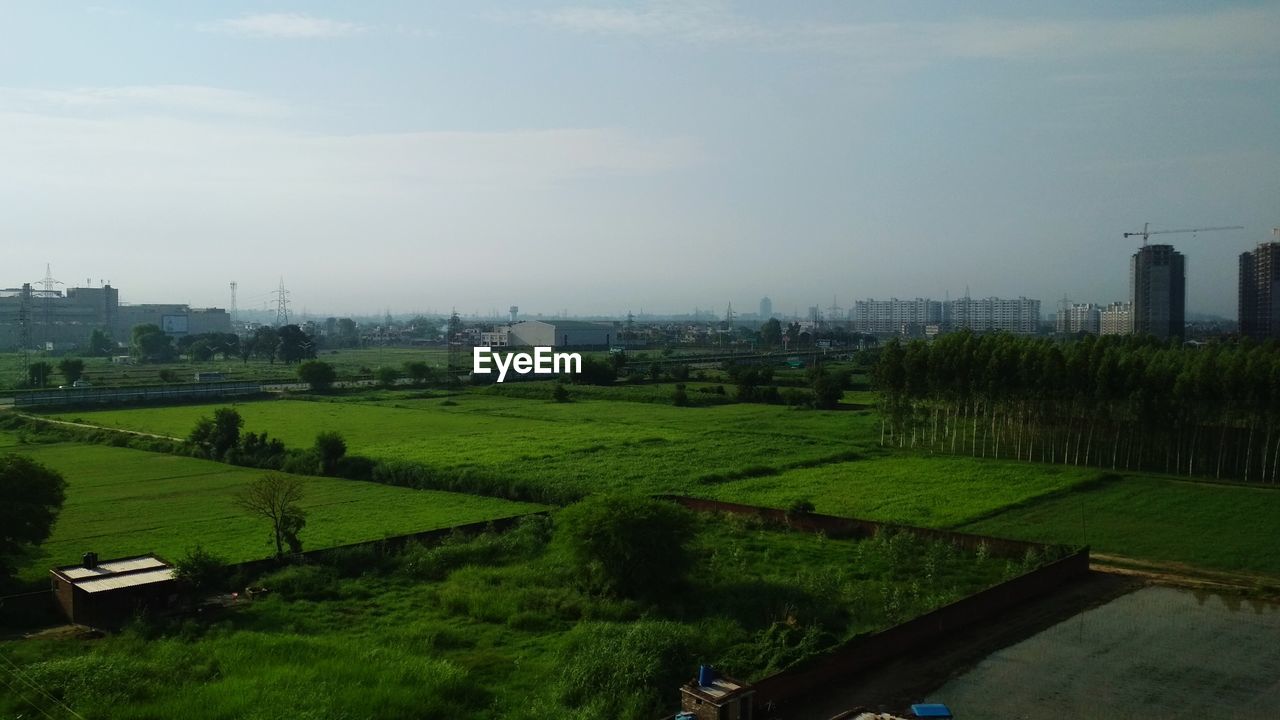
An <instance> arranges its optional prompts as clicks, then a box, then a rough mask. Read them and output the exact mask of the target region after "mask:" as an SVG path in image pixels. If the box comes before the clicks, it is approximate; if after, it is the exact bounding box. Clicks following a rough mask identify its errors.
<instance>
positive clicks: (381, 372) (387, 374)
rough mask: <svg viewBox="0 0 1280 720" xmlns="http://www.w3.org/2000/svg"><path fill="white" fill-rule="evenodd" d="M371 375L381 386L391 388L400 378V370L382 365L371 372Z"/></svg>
mask: <svg viewBox="0 0 1280 720" xmlns="http://www.w3.org/2000/svg"><path fill="white" fill-rule="evenodd" d="M373 377H374V378H375V379H376V380H377V381H378V384H379V385H381V386H382V387H384V388H391V387H395V385H396V381H397V380H399V379H400V371H399V370H397V369H395V368H393V367H387V366H383V367H380V368H378V369H377V370H375V371H374V372H373Z"/></svg>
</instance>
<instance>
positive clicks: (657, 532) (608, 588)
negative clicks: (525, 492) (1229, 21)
mask: <svg viewBox="0 0 1280 720" xmlns="http://www.w3.org/2000/svg"><path fill="white" fill-rule="evenodd" d="M693 533H694V523H693V515H692V513H690V512H689V511H688V510H685V509H684V508H682V507H679V506H678V505H674V504H672V503H669V502H664V501H662V500H654V499H652V498H646V497H642V496H635V495H611V494H601V495H592V496H590V497H588V498H587V499H585V500H582V501H580V502H578V503H576V504H574V505H570V506H569V507H567V508H565V509H564V510H561V511H560V513H559V514H558V515H557V516H556V536H557V538H561V539H563V542H564V543H565V545H566V547H567V549H568V551H569V553H570V554H571V555H572V557H573V559H574V561H575V563H576V565H577V570H578V572H579V574H580V577H582V578H583V579H584V580H586V581H587V583H588V585H589V586H590V587H592V588H594V589H598V590H600V591H603V592H605V593H610V594H615V595H619V596H622V597H630V598H637V597H649V598H656V597H659V596H661V595H662V594H663V593H665V592H667V591H669V590H671V589H672V588H674V587H677V586H679V585H680V584H682V583H683V581H684V574H685V572H686V571H687V570H688V568H689V566H690V564H691V563H692V559H693V558H692V553H691V552H690V550H689V542H690V540H691V539H692V536H693Z"/></svg>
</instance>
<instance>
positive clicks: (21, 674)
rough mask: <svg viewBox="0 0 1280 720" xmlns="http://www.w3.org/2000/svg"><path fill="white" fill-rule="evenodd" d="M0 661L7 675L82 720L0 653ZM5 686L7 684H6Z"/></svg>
mask: <svg viewBox="0 0 1280 720" xmlns="http://www.w3.org/2000/svg"><path fill="white" fill-rule="evenodd" d="M0 660H4V661H5V662H6V663H8V665H9V667H8V668H4V669H5V670H8V671H9V673H10V674H12V675H13V676H14V677H16V678H18V679H19V680H21V681H22V682H24V683H26V684H27V685H28V686H30V687H32V688H34V689H35V691H36V692H38V693H40V694H41V695H43V696H45V697H47V698H49V699H50V700H52V701H53V702H54V703H56V704H57V705H59V706H60V707H61V708H62V709H63V710H66V711H67V712H69V713H71V714H72V715H73V716H75V717H77V718H80V720H84V716H83V715H81V714H80V713H78V712H76V711H75V710H72V709H71V707H70V706H69V705H67V704H66V703H64V702H62V701H61V700H59V699H58V698H56V697H54V696H53V695H50V694H49V692H48V691H46V690H45V689H44V688H42V687H40V686H39V685H37V684H36V682H35V681H34V680H32V679H31V678H30V677H28V676H27V675H26V673H24V672H22V668H20V667H18V666H17V664H15V663H14V662H13V661H12V660H10V659H9V658H8V657H5V655H4V654H3V653H0ZM0 667H3V666H0ZM6 684H7V683H6ZM10 689H12V686H10ZM23 699H24V700H25V699H26V698H25V697H24V698H23ZM31 704H32V706H34V707H36V709H38V710H40V712H41V713H42V714H43V715H44V716H45V717H50V715H49V714H48V713H47V712H45V711H44V710H43V709H41V708H39V707H38V706H36V705H35V703H31Z"/></svg>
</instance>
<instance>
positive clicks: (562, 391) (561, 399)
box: [551, 382, 572, 403]
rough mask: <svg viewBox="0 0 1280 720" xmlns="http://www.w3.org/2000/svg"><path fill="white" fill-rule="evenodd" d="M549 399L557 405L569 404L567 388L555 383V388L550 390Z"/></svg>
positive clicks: (562, 384)
mask: <svg viewBox="0 0 1280 720" xmlns="http://www.w3.org/2000/svg"><path fill="white" fill-rule="evenodd" d="M551 399H552V400H554V401H556V402H558V403H567V402H569V401H570V400H571V399H572V398H570V397H569V388H567V387H565V386H564V383H560V382H558V383H556V384H555V387H554V388H553V389H552V390H551Z"/></svg>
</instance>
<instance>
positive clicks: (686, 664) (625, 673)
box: [557, 620, 698, 720]
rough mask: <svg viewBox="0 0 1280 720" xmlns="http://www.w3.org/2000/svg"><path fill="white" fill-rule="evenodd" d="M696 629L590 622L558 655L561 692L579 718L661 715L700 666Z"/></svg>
mask: <svg viewBox="0 0 1280 720" xmlns="http://www.w3.org/2000/svg"><path fill="white" fill-rule="evenodd" d="M695 639H696V638H695V635H694V632H693V629H692V628H690V627H688V626H685V625H681V624H679V623H674V622H669V621H655V620H640V621H637V622H630V623H602V622H588V623H582V624H580V625H578V626H577V627H575V628H574V629H573V630H572V631H571V632H570V633H569V635H568V637H567V640H566V643H565V646H564V649H563V650H562V651H561V653H560V656H559V665H560V667H561V671H560V681H559V683H558V688H557V689H558V691H559V692H558V694H559V696H560V701H561V702H563V703H564V704H566V705H568V706H570V707H573V708H578V709H580V710H581V712H579V713H577V714H576V715H575V716H576V717H610V718H635V719H637V720H639V719H640V718H646V719H647V718H651V717H657V716H659V715H661V714H662V713H663V711H665V710H666V709H667V708H668V707H670V706H671V705H673V704H675V702H676V701H677V700H678V698H677V697H676V694H677V692H678V689H679V687H680V684H681V682H683V681H684V680H685V679H687V678H688V677H689V675H690V674H691V673H692V672H693V670H694V668H695V666H696V665H697V659H698V658H697V652H696V651H695V650H694V642H695Z"/></svg>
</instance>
